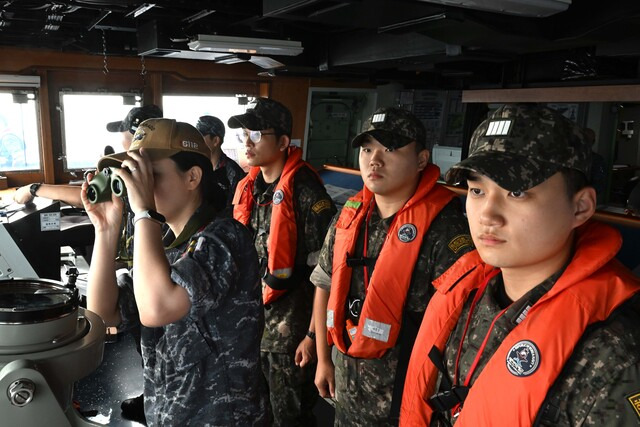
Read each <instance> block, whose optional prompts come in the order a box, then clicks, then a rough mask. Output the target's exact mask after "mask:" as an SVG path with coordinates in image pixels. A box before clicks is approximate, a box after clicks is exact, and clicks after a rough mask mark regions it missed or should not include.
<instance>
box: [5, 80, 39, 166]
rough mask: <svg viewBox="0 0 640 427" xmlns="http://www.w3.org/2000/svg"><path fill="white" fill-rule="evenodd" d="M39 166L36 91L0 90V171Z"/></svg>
mask: <svg viewBox="0 0 640 427" xmlns="http://www.w3.org/2000/svg"><path fill="white" fill-rule="evenodd" d="M39 169H40V137H39V132H38V118H37V114H36V100H35V94H34V93H33V92H30V91H6V92H0V171H2V172H6V171H24V170H39Z"/></svg>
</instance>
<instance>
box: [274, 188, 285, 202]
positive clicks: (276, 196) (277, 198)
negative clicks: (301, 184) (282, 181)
mask: <svg viewBox="0 0 640 427" xmlns="http://www.w3.org/2000/svg"><path fill="white" fill-rule="evenodd" d="M282 199H284V192H283V191H282V190H278V191H276V192H275V193H273V204H274V205H279V204H280V203H281V202H282Z"/></svg>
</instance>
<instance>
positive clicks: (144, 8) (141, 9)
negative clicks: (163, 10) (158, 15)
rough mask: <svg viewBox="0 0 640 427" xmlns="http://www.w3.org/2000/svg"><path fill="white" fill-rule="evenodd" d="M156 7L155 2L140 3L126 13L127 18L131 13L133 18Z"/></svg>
mask: <svg viewBox="0 0 640 427" xmlns="http://www.w3.org/2000/svg"><path fill="white" fill-rule="evenodd" d="M154 7H156V4H155V3H142V4H141V5H140V6H138V7H137V8H135V9H134V10H133V12H129V13H127V15H126V16H127V18H128V17H129V16H131V15H133V17H134V18H137V17H138V16H140V15H142V14H143V13H145V12H146V11H147V10H149V9H152V8H154Z"/></svg>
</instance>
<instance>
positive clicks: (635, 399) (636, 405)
mask: <svg viewBox="0 0 640 427" xmlns="http://www.w3.org/2000/svg"><path fill="white" fill-rule="evenodd" d="M627 401H628V402H629V403H630V404H631V407H633V410H634V411H635V412H636V415H637V416H638V419H640V391H638V392H637V393H633V394H632V395H630V396H627Z"/></svg>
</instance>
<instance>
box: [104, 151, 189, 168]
mask: <svg viewBox="0 0 640 427" xmlns="http://www.w3.org/2000/svg"><path fill="white" fill-rule="evenodd" d="M131 151H138V150H131ZM144 152H145V153H147V155H148V156H149V158H150V159H151V160H160V159H165V158H167V157H171V156H173V155H174V154H176V153H179V152H180V150H159V149H155V148H145V150H144ZM130 158H131V157H130V156H129V154H128V152H127V151H123V152H121V153H116V154H110V155H108V156H103V157H102V158H100V160H98V166H97V169H98V170H102V169H104V168H109V167H117V168H119V167H121V165H122V162H123V161H124V160H126V159H130Z"/></svg>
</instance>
